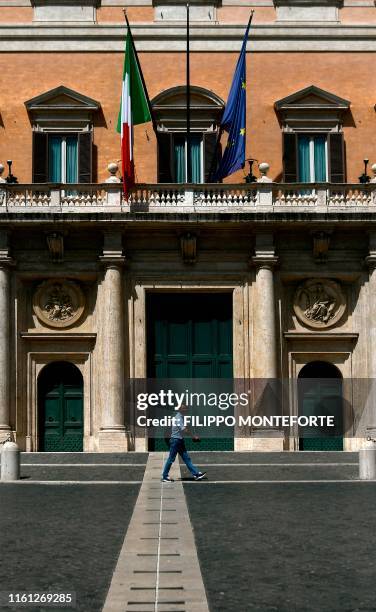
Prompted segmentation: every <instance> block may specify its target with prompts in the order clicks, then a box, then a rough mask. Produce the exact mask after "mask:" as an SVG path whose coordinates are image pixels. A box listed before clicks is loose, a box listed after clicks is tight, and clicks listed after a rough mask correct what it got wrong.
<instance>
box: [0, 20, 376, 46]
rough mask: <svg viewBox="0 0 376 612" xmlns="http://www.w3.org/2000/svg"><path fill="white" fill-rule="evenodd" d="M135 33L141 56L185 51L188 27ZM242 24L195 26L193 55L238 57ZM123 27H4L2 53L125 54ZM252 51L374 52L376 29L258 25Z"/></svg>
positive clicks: (145, 26)
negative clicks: (216, 53) (205, 54)
mask: <svg viewBox="0 0 376 612" xmlns="http://www.w3.org/2000/svg"><path fill="white" fill-rule="evenodd" d="M132 32H133V36H134V39H135V41H136V44H137V50H138V51H141V52H143V51H144V52H169V51H170V52H176V51H185V47H186V30H185V25H184V24H180V23H179V24H176V23H175V24H174V23H169V24H163V25H162V24H160V23H156V24H152V23H138V24H133V25H132ZM243 35H244V24H240V25H233V24H228V25H227V24H217V25H215V26H213V25H212V24H208V25H206V24H193V25H192V27H191V50H192V51H193V52H195V51H196V52H198V51H199V52H231V51H234V52H238V51H239V48H240V44H241V41H242V39H243ZM124 38H125V27H124V25H123V24H85V25H81V24H80V25H71V24H70V25H69V26H62V25H51V24H48V25H46V24H38V25H17V26H15V25H13V24H8V25H0V52H17V51H18V52H43V51H45V52H53V51H55V52H72V51H73V52H113V53H118V52H121V53H122V52H123V51H124ZM247 49H248V51H251V52H266V51H286V52H295V51H296V52H302V51H313V52H315V51H317V52H320V51H328V52H354V51H361V52H374V51H376V25H375V26H372V25H353V26H352V25H344V26H342V25H320V24H312V25H295V24H288V25H287V24H283V25H281V24H272V25H255V26H253V28H252V37H250V39H249V42H248V47H247Z"/></svg>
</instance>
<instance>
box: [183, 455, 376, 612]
mask: <svg viewBox="0 0 376 612" xmlns="http://www.w3.org/2000/svg"><path fill="white" fill-rule="evenodd" d="M192 459H193V461H194V463H196V464H197V465H198V466H199V467H201V468H202V469H206V470H207V472H208V480H207V481H201V482H200V483H193V482H192V481H191V480H190V479H189V476H188V475H187V474H186V472H184V471H183V470H182V474H183V477H186V478H187V480H185V481H184V490H185V495H186V498H187V503H188V508H189V513H190V518H191V522H192V524H193V528H194V534H195V540H196V545H197V551H198V556H199V561H200V565H201V570H202V574H203V580H204V584H205V587H206V591H207V595H208V600H209V607H210V611H211V612H238V611H242V612H256V611H257V612H275V611H277V612H360V611H362V612H375V610H376V603H375V589H374V585H375V583H376V567H375V563H374V559H375V552H374V551H375V547H376V531H375V529H374V521H375V508H376V482H369V481H368V482H367V481H359V480H357V474H358V468H357V460H358V456H357V454H356V453H299V454H298V453H284V454H279V453H277V454H274V453H273V454H269V453H268V454H264V453H262V454H259V453H258V454H257V455H255V454H254V453H252V454H248V453H231V454H228V453H215V454H212V453H192ZM228 463H230V464H231V465H230V466H229V467H228V466H226V465H223V464H228ZM237 463H241V464H247V463H250V464H251V465H248V466H244V465H243V466H237V465H236V464H237ZM260 463H262V464H267V465H262V466H260V465H258V466H256V465H255V464H260ZM282 463H283V464H287V465H281V464H282ZM294 463H295V464H296V465H291V464H294ZM336 463H337V465H334V466H333V464H336ZM327 464H329V465H327ZM329 478H330V479H331V481H330V482H329V481H328V479H329ZM238 481H239V482H238Z"/></svg>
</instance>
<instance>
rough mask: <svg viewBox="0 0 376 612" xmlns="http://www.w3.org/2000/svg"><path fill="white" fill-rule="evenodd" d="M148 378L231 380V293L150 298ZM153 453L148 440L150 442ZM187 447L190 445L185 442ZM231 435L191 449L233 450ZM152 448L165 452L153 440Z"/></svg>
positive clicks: (156, 295) (148, 310) (179, 294)
mask: <svg viewBox="0 0 376 612" xmlns="http://www.w3.org/2000/svg"><path fill="white" fill-rule="evenodd" d="M147 320H148V377H149V378H174V379H176V378H182V379H192V378H193V379H194V378H225V379H232V376H233V366H232V295H231V294H230V293H209V294H207V293H205V294H202V293H190V294H183V293H169V294H150V295H149V296H148V301H147ZM150 442H151V443H152V444H151V445H150V450H152V448H151V447H152V446H153V441H150ZM186 444H187V448H192V442H191V441H190V440H188V439H187V440H186ZM233 447H234V444H233V437H228V438H222V439H214V438H207V439H202V440H201V443H200V444H199V445H194V447H193V448H194V449H195V450H232V449H233ZM154 448H155V450H166V446H165V443H164V441H163V440H158V439H157V440H155V445H154Z"/></svg>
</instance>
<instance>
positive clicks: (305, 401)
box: [298, 361, 343, 451]
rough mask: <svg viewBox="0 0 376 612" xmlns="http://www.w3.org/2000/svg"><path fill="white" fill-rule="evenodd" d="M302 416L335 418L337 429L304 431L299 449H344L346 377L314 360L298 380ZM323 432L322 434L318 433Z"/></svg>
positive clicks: (333, 368)
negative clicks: (343, 383)
mask: <svg viewBox="0 0 376 612" xmlns="http://www.w3.org/2000/svg"><path fill="white" fill-rule="evenodd" d="M298 397H299V415H304V416H310V415H312V416H313V415H332V416H333V417H334V423H335V428H334V431H333V428H332V427H329V428H321V429H320V430H317V428H314V429H313V430H312V428H311V430H309V428H305V429H304V435H302V434H303V428H301V437H300V438H299V450H315V451H317V450H321V451H338V450H343V397H342V375H341V372H340V371H339V370H338V368H336V367H335V366H334V365H333V364H331V363H327V362H325V361H312V362H311V363H308V364H307V365H306V366H304V368H303V369H302V370H301V371H300V373H299V377H298ZM317 431H319V435H315V433H316V432H317Z"/></svg>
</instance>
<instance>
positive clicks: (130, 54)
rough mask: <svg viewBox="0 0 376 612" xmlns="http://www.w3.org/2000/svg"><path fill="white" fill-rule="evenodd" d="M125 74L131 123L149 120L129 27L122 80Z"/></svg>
mask: <svg viewBox="0 0 376 612" xmlns="http://www.w3.org/2000/svg"><path fill="white" fill-rule="evenodd" d="M126 74H128V75H129V83H130V97H131V103H132V124H133V125H138V124H140V123H146V122H147V121H151V115H150V109H149V103H148V98H147V94H146V92H145V89H144V85H143V82H142V78H141V75H140V70H139V67H138V63H137V59H136V49H135V47H134V44H133V41H132V37H131V33H130V30H129V29H128V33H127V41H126V46H125V61H124V70H123V81H124V80H125V75H126ZM117 131H118V132H121V108H120V112H119V117H118V125H117Z"/></svg>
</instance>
